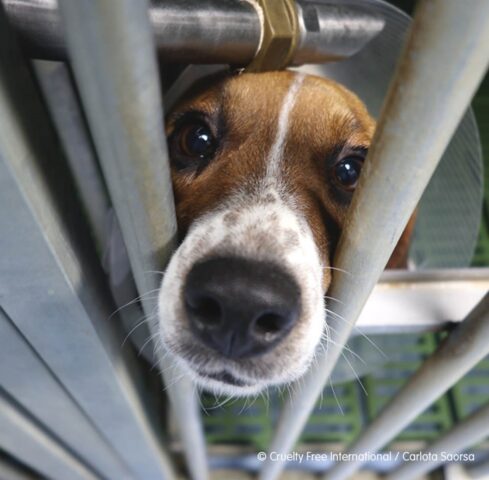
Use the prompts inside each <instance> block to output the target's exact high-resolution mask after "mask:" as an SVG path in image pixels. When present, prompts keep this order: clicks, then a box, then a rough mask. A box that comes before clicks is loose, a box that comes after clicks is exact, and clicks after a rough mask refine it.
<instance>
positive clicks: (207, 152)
mask: <svg viewBox="0 0 489 480" xmlns="http://www.w3.org/2000/svg"><path fill="white" fill-rule="evenodd" d="M177 136H178V144H177V145H178V149H179V151H180V152H179V153H180V154H181V155H184V156H186V157H190V158H195V159H203V160H204V159H209V158H210V157H212V155H214V152H215V150H216V140H215V138H214V135H213V134H212V132H211V129H210V128H209V127H208V126H207V125H206V124H205V123H202V122H198V123H188V124H186V125H183V126H182V127H181V128H180V130H179V131H178V132H177Z"/></svg>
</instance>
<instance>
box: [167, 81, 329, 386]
mask: <svg viewBox="0 0 489 480" xmlns="http://www.w3.org/2000/svg"><path fill="white" fill-rule="evenodd" d="M303 81H304V76H303V75H297V76H296V77H295V78H294V80H293V82H292V84H291V86H290V87H289V90H288V92H287V94H286V95H285V98H284V101H283V104H282V108H281V110H280V114H279V118H278V126H277V134H276V137H275V139H274V142H273V144H272V146H271V149H270V151H269V154H268V157H267V169H266V174H265V176H264V178H263V179H262V180H261V181H260V182H259V184H257V185H256V189H255V190H256V193H255V194H251V195H250V194H249V195H248V196H246V195H245V194H244V193H243V192H236V193H235V195H234V196H232V197H231V198H228V199H227V200H226V204H225V205H222V206H221V207H220V208H219V209H218V210H216V211H213V212H210V213H208V214H206V215H204V216H203V217H201V218H200V219H198V220H196V221H195V222H194V223H193V224H192V226H191V228H190V229H189V231H188V233H187V236H186V237H185V240H184V241H183V243H182V244H181V245H180V247H179V248H178V250H177V251H176V252H175V254H174V255H173V257H172V259H171V261H170V263H169V265H168V268H167V270H166V272H165V275H164V278H163V281H162V285H161V290H160V293H159V325H160V332H161V339H162V341H163V343H164V344H165V345H166V347H167V349H168V350H169V351H170V352H173V353H174V354H175V355H176V356H177V357H178V360H179V363H183V364H184V365H186V366H187V367H188V370H189V371H190V372H193V371H194V370H195V368H196V367H200V365H196V364H195V360H191V359H186V358H185V356H184V355H182V353H181V351H180V352H179V350H180V349H179V346H180V345H182V344H187V345H188V344H192V342H193V344H195V343H198V340H197V339H193V338H192V333H191V332H190V329H189V324H188V320H187V319H186V316H185V308H184V305H183V300H182V298H183V295H182V292H183V287H184V283H185V279H186V276H187V274H188V273H189V271H190V270H191V268H192V266H193V265H194V264H195V263H196V262H198V261H200V260H202V259H204V258H208V257H212V256H219V255H223V256H224V255H226V256H229V255H236V256H240V257H244V258H250V259H254V260H263V261H267V262H275V263H277V264H278V265H280V266H281V267H282V268H284V269H285V270H286V271H287V272H288V273H289V274H290V275H292V276H293V278H294V279H295V281H296V282H297V285H298V286H299V288H300V296H301V314H300V317H299V319H298V321H297V324H296V325H295V326H294V328H293V329H292V331H291V332H290V333H289V334H288V336H287V337H285V339H284V340H282V342H280V343H279V344H278V345H277V346H276V347H275V348H274V349H272V350H271V351H270V352H267V353H265V354H263V355H261V356H260V357H259V358H258V359H257V360H256V362H259V366H260V369H259V370H260V374H257V371H258V369H257V368H255V367H256V365H257V364H255V362H254V360H253V359H246V360H243V361H240V360H237V361H232V360H229V359H225V358H221V357H219V355H218V354H216V352H212V351H210V350H209V349H207V350H206V357H208V360H206V361H205V362H204V363H205V365H204V366H205V368H207V369H208V371H212V372H217V371H219V370H222V369H224V368H226V369H227V370H228V371H232V373H233V375H235V376H237V377H238V378H241V379H244V380H246V381H248V382H249V381H252V382H254V383H255V384H256V388H250V387H247V388H240V387H235V386H228V385H224V384H221V385H219V384H218V383H219V382H217V384H216V382H214V381H213V382H208V381H203V380H201V379H199V376H198V375H196V374H195V373H194V374H193V377H194V378H195V379H196V380H197V382H199V383H201V385H202V386H204V387H206V386H207V387H209V386H210V387H211V388H212V389H213V390H214V391H220V392H225V393H228V394H237V395H239V394H249V393H256V392H257V391H259V390H261V389H263V388H265V387H266V386H268V385H272V384H278V383H285V382H290V381H292V380H294V379H296V378H297V377H299V376H300V375H302V374H303V373H304V372H305V370H306V369H307V367H308V366H309V364H310V362H311V360H312V357H313V355H314V351H315V348H316V346H317V344H318V343H319V340H320V338H321V335H322V333H323V330H324V324H325V322H324V318H325V317H324V299H323V290H322V278H323V268H322V264H321V260H320V255H319V252H318V249H317V246H316V244H315V242H314V238H313V235H312V232H311V229H310V227H309V225H308V224H307V221H306V219H305V217H304V216H303V215H302V214H301V211H300V209H299V208H297V207H296V202H295V201H294V199H293V198H290V197H288V196H287V193H286V191H285V189H284V188H282V186H281V185H282V184H283V182H282V181H281V168H282V166H281V163H282V159H283V152H284V147H285V144H286V139H287V130H288V125H289V115H290V112H291V110H292V108H293V106H294V103H295V99H296V97H297V94H298V92H299V89H300V87H301V85H302V83H303ZM198 348H199V349H200V351H202V349H203V348H205V347H203V346H199V347H198Z"/></svg>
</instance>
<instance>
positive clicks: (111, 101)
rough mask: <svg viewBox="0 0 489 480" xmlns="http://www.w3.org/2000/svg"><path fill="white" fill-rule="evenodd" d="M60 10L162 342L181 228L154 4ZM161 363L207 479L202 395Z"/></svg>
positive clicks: (91, 4) (89, 4)
mask: <svg viewBox="0 0 489 480" xmlns="http://www.w3.org/2000/svg"><path fill="white" fill-rule="evenodd" d="M60 9H61V14H62V19H63V21H64V23H65V30H66V33H67V43H68V49H69V52H70V54H71V60H72V62H73V68H74V72H75V77H76V80H77V83H78V86H79V89H80V93H81V97H82V100H83V103H84V107H85V109H86V113H87V117H88V122H89V125H90V128H91V133H92V135H93V138H94V141H95V145H96V148H97V151H98V155H99V158H100V162H101V165H102V170H103V172H104V174H105V179H106V181H107V185H108V188H109V192H110V194H111V198H112V201H113V204H114V208H115V211H116V214H117V217H118V220H119V222H120V225H121V230H122V234H123V237H124V240H125V243H126V246H127V250H128V254H129V260H130V263H131V267H132V270H133V273H134V277H135V281H136V285H137V287H138V291H139V293H140V295H141V300H142V304H143V309H144V311H145V314H146V315H147V317H148V319H149V326H150V331H151V333H152V335H153V337H154V338H155V339H157V338H158V327H157V325H156V323H157V322H155V313H156V308H157V302H156V300H155V295H151V293H154V292H155V291H156V289H157V288H158V286H159V284H158V283H159V275H158V273H157V271H159V270H161V269H162V268H164V265H165V262H166V261H167V259H168V258H169V255H170V254H171V251H172V248H173V246H174V239H175V232H176V221H175V214H174V206H173V196H172V189H171V183H170V175H169V167H168V161H167V152H166V146H165V140H164V128H163V114H162V105H161V93H160V85H159V81H158V79H159V76H158V70H157V64H156V53H155V49H154V44H153V39H152V36H151V32H150V23H149V19H148V13H147V12H148V4H147V2H144V1H134V0H123V1H120V2H118V4H117V8H114V5H113V4H112V3H111V2H105V1H96V0H86V1H83V2H80V1H79V0H63V1H61V2H60ZM148 294H149V295H148ZM160 358H161V360H160V368H161V370H162V372H163V376H164V379H165V382H166V384H167V386H168V394H169V397H170V401H171V406H172V409H173V413H174V414H175V416H176V419H177V424H178V427H179V434H180V437H181V439H182V442H183V445H184V449H185V454H186V456H187V460H188V461H187V465H188V468H189V471H190V472H191V476H192V478H194V479H205V478H207V462H206V454H205V441H204V436H203V431H202V426H201V422H200V412H199V407H198V401H197V396H196V391H195V389H194V386H193V385H192V383H191V382H190V380H189V379H188V378H186V377H184V378H181V377H182V372H180V371H179V369H178V367H177V366H176V365H173V364H171V365H170V364H169V363H168V360H167V357H165V356H163V355H161V356H160Z"/></svg>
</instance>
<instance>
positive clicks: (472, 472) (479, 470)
mask: <svg viewBox="0 0 489 480" xmlns="http://www.w3.org/2000/svg"><path fill="white" fill-rule="evenodd" d="M465 470H466V471H467V473H468V475H469V478H471V479H474V480H475V479H477V478H480V479H481V480H484V479H483V478H482V477H486V476H489V458H485V459H484V460H483V461H482V462H480V463H476V464H475V465H468V466H466V467H465Z"/></svg>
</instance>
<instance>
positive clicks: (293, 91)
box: [159, 72, 375, 395]
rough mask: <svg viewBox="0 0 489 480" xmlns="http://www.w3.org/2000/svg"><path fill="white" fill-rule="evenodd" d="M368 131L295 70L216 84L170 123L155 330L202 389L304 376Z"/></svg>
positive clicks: (356, 104)
mask: <svg viewBox="0 0 489 480" xmlns="http://www.w3.org/2000/svg"><path fill="white" fill-rule="evenodd" d="M374 128H375V123H374V120H373V119H372V118H371V117H370V116H369V114H368V112H367V110H366V108H365V106H364V105H363V103H362V102H361V101H360V100H359V99H358V98H357V97H356V96H355V95H354V94H353V93H352V92H350V91H348V90H347V89H346V88H344V87H342V86H341V85H339V84H337V83H335V82H333V81H330V80H326V79H324V78H319V77H314V76H307V75H303V74H298V73H293V72H271V73H261V74H241V75H235V76H231V75H229V76H224V77H220V78H218V79H216V78H214V79H213V80H212V81H210V82H205V83H204V84H201V85H200V86H199V87H198V88H197V89H196V90H194V91H193V92H192V93H191V94H189V95H188V96H187V98H186V100H185V101H183V102H181V103H180V104H179V105H178V106H177V107H176V108H175V109H174V110H173V111H172V112H171V113H170V115H169V116H168V119H167V135H168V143H169V149H170V158H171V168H172V180H173V188H174V194H175V202H176V212H177V220H178V226H179V231H180V234H181V238H182V242H181V245H180V246H179V248H178V250H177V251H176V252H175V254H174V255H173V257H172V259H171V261H170V263H169V266H168V268H167V270H166V272H165V275H164V278H163V282H162V286H161V291H160V295H159V322H160V329H161V338H162V340H163V343H164V344H165V346H166V347H167V350H169V352H170V353H172V354H173V355H174V357H175V358H176V359H177V360H178V361H179V363H181V364H182V365H184V367H185V369H186V370H188V371H189V372H190V373H191V374H192V376H193V378H194V379H195V380H196V381H197V383H198V384H200V385H201V386H204V387H206V388H208V389H209V388H210V389H211V390H214V391H217V392H222V393H226V394H237V395H239V394H252V393H256V392H258V391H260V390H262V389H263V388H265V387H267V386H269V385H275V384H281V383H285V382H290V381H292V380H294V379H296V378H297V377H299V376H300V375H302V374H303V373H304V371H305V370H306V369H307V367H308V366H309V364H310V363H311V361H312V359H313V356H314V352H315V349H316V347H317V345H318V343H319V341H320V339H321V337H322V335H325V325H326V315H325V300H324V297H325V293H326V292H327V290H328V287H329V285H330V283H331V278H332V269H331V267H332V265H331V261H332V256H333V253H334V249H335V246H336V243H337V240H338V237H339V235H340V233H341V230H342V225H343V223H344V220H345V215H346V212H347V208H348V205H349V203H350V201H351V198H352V194H353V191H354V189H355V186H356V184H357V181H358V177H359V175H360V170H361V168H362V164H363V161H364V158H365V156H366V153H367V150H368V148H369V145H370V142H371V139H372V135H373V133H374Z"/></svg>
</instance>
